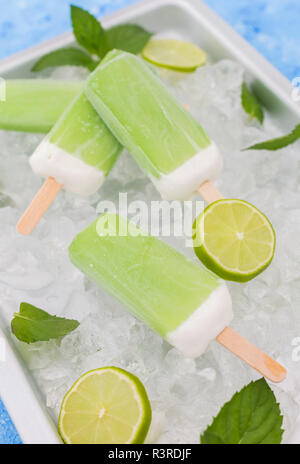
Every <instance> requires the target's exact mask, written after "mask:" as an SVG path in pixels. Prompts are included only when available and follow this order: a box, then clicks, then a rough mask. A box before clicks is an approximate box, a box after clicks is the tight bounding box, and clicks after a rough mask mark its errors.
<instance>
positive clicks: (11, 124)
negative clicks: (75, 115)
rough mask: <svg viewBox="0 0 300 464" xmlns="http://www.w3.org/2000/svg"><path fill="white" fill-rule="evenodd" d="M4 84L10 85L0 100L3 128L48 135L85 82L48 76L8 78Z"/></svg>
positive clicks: (0, 126)
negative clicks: (19, 78)
mask: <svg viewBox="0 0 300 464" xmlns="http://www.w3.org/2000/svg"><path fill="white" fill-rule="evenodd" d="M1 85H3V90H4V88H5V87H6V99H5V101H0V129H5V130H13V131H22V132H40V133H45V134H46V133H48V132H49V131H50V129H51V128H52V126H53V125H54V124H55V123H56V121H57V120H58V118H59V117H60V116H61V114H62V113H63V111H64V110H65V109H66V107H67V106H68V105H69V104H70V102H71V101H72V100H73V99H74V98H75V97H76V95H78V94H79V92H80V91H81V89H82V87H83V84H82V82H74V81H70V82H69V81H54V80H48V79H23V80H22V79H21V80H8V81H6V82H5V83H4V82H2V84H1ZM4 86H5V87H4ZM1 94H2V92H1Z"/></svg>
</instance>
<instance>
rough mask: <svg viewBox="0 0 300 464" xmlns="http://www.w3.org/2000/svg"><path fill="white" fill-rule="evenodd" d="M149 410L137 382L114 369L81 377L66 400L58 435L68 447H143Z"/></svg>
mask: <svg viewBox="0 0 300 464" xmlns="http://www.w3.org/2000/svg"><path fill="white" fill-rule="evenodd" d="M150 423H151V406H150V402H149V399H148V396H147V393H146V390H145V388H144V386H143V384H142V383H141V382H140V380H139V379H138V378H137V377H135V376H134V375H132V374H130V373H129V372H126V371H124V370H123V369H119V368H116V367H104V368H102V369H97V370H94V371H91V372H88V373H87V374H84V375H83V376H82V377H80V379H79V380H77V382H76V383H75V384H74V385H73V387H72V388H71V390H70V391H69V392H68V393H67V395H66V396H65V398H64V400H63V403H62V406H61V411H60V416H59V424H58V426H59V432H60V434H61V437H62V439H63V440H64V442H65V443H67V444H83V445H86V444H130V443H135V444H142V443H143V442H144V440H145V438H146V435H147V433H148V430H149V427H150Z"/></svg>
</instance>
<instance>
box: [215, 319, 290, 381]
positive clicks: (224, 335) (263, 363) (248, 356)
mask: <svg viewBox="0 0 300 464" xmlns="http://www.w3.org/2000/svg"><path fill="white" fill-rule="evenodd" d="M217 341H218V342H219V343H220V344H221V345H223V346H224V347H225V348H227V349H228V350H229V351H231V353H233V354H235V355H236V356H237V357H238V358H240V359H242V360H243V361H245V362H246V363H247V364H249V366H251V367H252V368H253V369H255V370H256V371H257V372H259V373H260V374H262V375H263V376H264V377H266V378H267V379H269V380H271V382H275V383H279V382H282V381H283V380H284V379H285V377H286V375H287V371H286V369H285V368H284V367H283V366H281V365H280V364H279V363H278V362H277V361H275V360H274V359H272V358H270V356H268V355H267V354H265V353H264V352H263V351H261V350H260V349H259V348H257V347H256V346H254V345H252V343H250V342H249V341H248V340H246V339H245V338H244V337H242V336H241V335H239V334H238V333H237V332H235V331H234V330H233V329H231V327H226V328H225V329H224V330H223V332H221V333H220V335H218V337H217Z"/></svg>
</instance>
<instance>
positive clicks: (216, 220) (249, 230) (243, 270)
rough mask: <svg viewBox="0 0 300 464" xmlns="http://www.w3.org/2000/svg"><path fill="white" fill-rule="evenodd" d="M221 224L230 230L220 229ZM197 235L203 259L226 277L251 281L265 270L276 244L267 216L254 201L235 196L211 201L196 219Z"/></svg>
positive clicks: (199, 250) (212, 268)
mask: <svg viewBox="0 0 300 464" xmlns="http://www.w3.org/2000/svg"><path fill="white" fill-rule="evenodd" d="M218 224H219V227H220V228H222V230H221V232H222V231H223V230H224V228H225V229H226V234H222V233H219V231H218V230H216V227H218ZM229 231H230V232H229ZM193 238H194V249H195V253H196V255H197V256H198V258H199V259H200V261H202V263H203V264H204V265H205V266H206V267H207V268H208V269H210V270H211V271H213V272H214V273H215V274H217V275H219V276H220V277H222V278H223V279H226V280H232V281H236V282H247V281H249V280H251V279H253V278H254V277H256V276H257V275H258V274H260V273H261V272H262V271H263V270H265V269H266V268H267V267H268V266H269V264H270V263H271V261H272V259H273V256H274V252H275V244H276V238H275V232H274V229H273V227H272V225H271V223H270V221H269V220H268V219H267V218H266V216H265V215H264V214H263V213H261V212H260V211H259V210H258V209H257V208H255V207H254V206H253V205H251V204H250V203H248V202H246V201H243V200H235V199H231V200H218V201H216V202H214V203H212V204H211V205H209V206H208V207H207V208H206V209H205V210H204V211H203V213H202V214H201V215H200V216H199V217H198V218H197V219H196V221H195V223H194V237H193Z"/></svg>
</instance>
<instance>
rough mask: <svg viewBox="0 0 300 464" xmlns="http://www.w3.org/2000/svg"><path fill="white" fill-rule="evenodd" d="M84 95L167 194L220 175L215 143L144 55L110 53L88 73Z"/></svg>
mask: <svg viewBox="0 0 300 464" xmlns="http://www.w3.org/2000/svg"><path fill="white" fill-rule="evenodd" d="M86 94H87V96H88V98H89V100H90V101H91V103H92V104H93V106H94V107H95V109H96V110H97V111H98V113H99V114H100V116H101V117H102V118H103V120H104V121H105V123H106V124H107V126H108V127H109V128H110V130H111V131H112V133H113V134H114V135H115V136H116V137H117V138H118V139H119V141H120V142H121V143H122V144H123V145H124V146H125V147H126V148H127V149H128V151H129V152H130V153H131V154H132V155H133V157H134V158H135V159H136V160H137V162H138V163H139V165H140V167H141V168H142V169H143V170H144V172H145V173H146V174H147V175H148V176H149V177H150V178H151V180H152V181H153V183H154V185H155V186H156V188H157V190H158V191H159V192H160V193H161V195H162V197H163V198H164V199H167V200H185V199H188V198H189V197H190V196H191V195H192V194H193V193H195V192H196V191H197V189H198V188H199V186H200V185H201V184H203V183H204V182H206V181H212V180H215V179H217V178H218V177H219V175H220V172H221V170H222V158H221V156H220V154H219V151H218V149H217V147H216V145H215V144H214V143H213V142H212V141H211V140H210V138H209V136H208V135H207V134H206V133H205V131H204V130H203V129H202V127H201V126H200V124H199V123H198V122H197V121H196V120H195V119H194V118H193V116H192V115H191V114H190V113H189V112H188V111H187V110H186V109H185V108H184V107H183V106H182V105H181V104H180V103H179V102H177V101H176V99H175V98H174V97H173V96H172V94H171V93H170V92H169V91H168V89H167V88H166V87H165V86H164V84H163V83H162V82H161V81H160V79H159V78H158V77H157V76H156V75H155V74H154V73H153V72H152V71H151V69H149V66H148V65H147V64H146V63H145V62H143V60H142V59H140V58H138V57H136V56H134V55H131V54H130V53H126V52H122V51H119V50H113V51H112V52H110V53H108V54H107V55H106V57H105V58H104V60H103V61H102V62H101V64H100V65H99V67H98V68H97V69H96V70H95V71H94V72H93V73H92V74H91V76H90V77H89V79H88V82H87V85H86Z"/></svg>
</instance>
